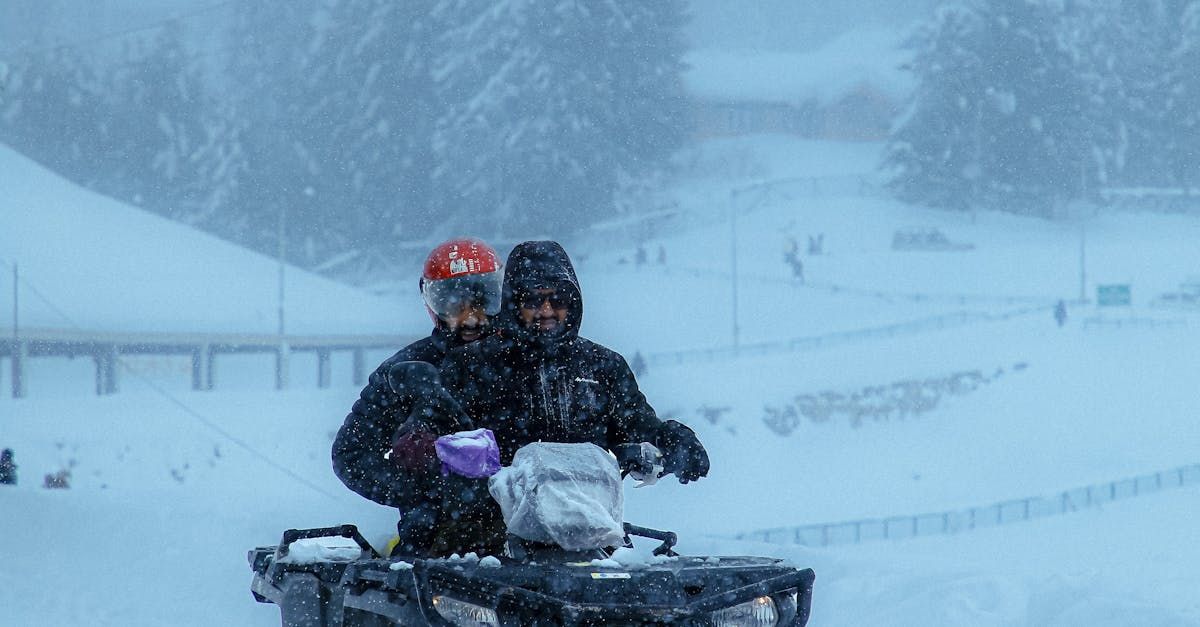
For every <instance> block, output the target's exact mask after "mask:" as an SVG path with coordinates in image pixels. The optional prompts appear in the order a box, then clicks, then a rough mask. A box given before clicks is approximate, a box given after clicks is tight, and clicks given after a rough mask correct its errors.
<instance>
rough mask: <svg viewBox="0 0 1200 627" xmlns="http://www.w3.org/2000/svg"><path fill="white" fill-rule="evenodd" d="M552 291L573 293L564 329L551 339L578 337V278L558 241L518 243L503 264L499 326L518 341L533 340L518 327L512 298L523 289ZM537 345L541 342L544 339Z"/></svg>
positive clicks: (580, 318) (580, 294) (580, 300)
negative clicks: (548, 289)
mask: <svg viewBox="0 0 1200 627" xmlns="http://www.w3.org/2000/svg"><path fill="white" fill-rule="evenodd" d="M534 288H555V289H559V290H562V289H566V290H570V291H571V292H573V293H574V296H575V298H574V301H573V304H572V305H571V307H570V308H569V309H568V311H567V320H566V324H565V327H566V328H565V329H564V331H563V332H562V333H560V334H556V335H555V336H554V338H555V342H554V343H561V342H566V341H570V340H571V339H574V338H575V337H578V335H579V325H580V323H581V322H583V292H582V291H580V289H579V278H578V277H576V276H575V267H574V266H573V265H571V258H570V257H568V256H567V251H566V250H563V247H562V246H561V245H560V244H559V243H558V242H553V241H531V242H522V243H520V244H517V246H516V248H513V250H512V252H511V253H509V255H508V261H507V262H506V263H505V265H504V289H503V297H502V299H501V304H500V315H499V316H498V318H499V323H500V325H501V328H504V329H506V330H507V331H509V332H510V333H511V334H512V335H513V336H514V337H515V338H518V339H520V340H522V341H535V340H537V338H536V336H535V334H534V333H532V332H530V331H528V330H526V329H525V328H524V326H523V325H522V324H521V317H520V313H519V311H518V309H519V304H518V303H517V302H516V297H515V295H516V294H517V293H518V292H520V291H522V290H526V289H534ZM541 343H543V344H544V343H545V341H544V340H542V341H541Z"/></svg>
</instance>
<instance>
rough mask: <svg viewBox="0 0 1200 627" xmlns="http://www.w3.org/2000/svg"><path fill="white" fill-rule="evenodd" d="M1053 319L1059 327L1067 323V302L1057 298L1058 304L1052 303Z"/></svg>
mask: <svg viewBox="0 0 1200 627" xmlns="http://www.w3.org/2000/svg"><path fill="white" fill-rule="evenodd" d="M1054 321H1055V322H1057V323H1058V326H1060V327H1061V326H1062V325H1064V324H1066V323H1067V304H1066V303H1064V302H1063V301H1062V299H1059V301H1058V304H1056V305H1054Z"/></svg>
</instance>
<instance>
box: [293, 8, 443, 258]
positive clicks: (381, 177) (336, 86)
mask: <svg viewBox="0 0 1200 627" xmlns="http://www.w3.org/2000/svg"><path fill="white" fill-rule="evenodd" d="M435 3H436V0H411V1H406V2H393V1H391V0H341V1H340V2H338V3H337V4H335V5H333V6H332V8H331V13H330V19H329V27H328V29H327V32H326V34H325V36H324V37H322V38H321V40H320V43H319V45H318V46H316V47H315V49H314V52H313V54H312V55H311V57H310V63H309V65H308V69H307V71H306V74H307V82H306V87H307V91H308V93H307V95H306V96H305V97H302V98H300V101H301V102H303V103H305V107H304V108H303V110H302V112H301V113H302V119H303V121H304V123H303V127H304V128H305V129H307V130H306V134H305V136H306V137H307V138H308V141H307V144H308V145H310V146H312V147H313V150H314V156H317V155H319V157H320V164H321V176H319V177H316V180H315V183H314V188H315V192H316V195H317V197H318V198H320V199H322V202H321V203H320V204H319V206H318V207H314V208H313V209H314V212H313V213H311V214H309V215H307V216H305V217H304V224H305V225H306V227H307V228H309V229H311V231H309V232H308V233H306V234H303V235H304V236H305V237H306V239H307V242H308V245H307V247H306V248H307V249H309V250H312V251H314V253H315V254H316V255H317V257H318V258H317V259H314V261H323V260H325V259H329V258H331V257H333V256H335V255H338V254H340V253H343V252H346V251H347V250H349V249H351V248H353V249H354V250H356V251H359V252H361V253H364V254H361V255H359V259H358V264H359V265H360V264H361V263H366V262H367V261H366V260H370V259H374V258H377V256H376V255H372V254H370V251H375V252H384V253H391V252H392V251H394V249H395V245H396V242H397V240H402V239H412V238H415V237H421V236H424V235H427V234H428V233H429V231H430V229H431V228H432V227H433V225H436V224H438V223H439V222H440V219H439V218H438V217H437V216H434V215H431V214H430V212H429V202H430V198H429V188H430V177H431V172H432V169H433V155H432V148H431V141H432V133H433V125H434V121H435V120H436V118H437V115H438V107H437V103H436V101H435V94H434V91H433V83H432V79H431V77H430V68H429V62H430V58H431V57H432V56H433V51H432V49H431V41H432V38H433V34H434V32H435V30H436V29H437V27H436V25H435V22H434V19H435V18H434V17H433V16H432V14H433V11H432V9H433V7H434V4H435ZM329 234H337V237H336V238H330V237H329ZM352 265H354V264H352ZM359 270H360V271H364V270H369V269H366V268H359Z"/></svg>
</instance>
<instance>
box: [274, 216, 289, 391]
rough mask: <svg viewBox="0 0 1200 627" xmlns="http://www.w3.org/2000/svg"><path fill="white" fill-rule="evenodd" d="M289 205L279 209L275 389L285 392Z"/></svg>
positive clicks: (286, 370)
mask: <svg viewBox="0 0 1200 627" xmlns="http://www.w3.org/2000/svg"><path fill="white" fill-rule="evenodd" d="M286 226H287V205H282V206H280V208H279V234H278V239H279V242H278V244H279V330H278V332H279V348H278V349H277V352H276V353H275V389H277V390H285V389H287V387H288V374H289V373H288V370H289V368H288V366H289V365H290V364H289V362H290V361H291V355H290V353H291V348H290V347H289V346H288V344H287V339H286V338H285V336H284V332H285V331H286V327H285V326H284V316H283V305H284V296H285V292H284V279H285V274H284V268H285V267H286V265H287V264H286V262H285V261H284V259H285V256H286V254H287V239H286V235H287V228H286Z"/></svg>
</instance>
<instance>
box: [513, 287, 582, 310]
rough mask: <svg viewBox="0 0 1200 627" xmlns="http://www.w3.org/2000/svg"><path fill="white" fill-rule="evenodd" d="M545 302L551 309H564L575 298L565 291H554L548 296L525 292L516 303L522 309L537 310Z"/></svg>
mask: <svg viewBox="0 0 1200 627" xmlns="http://www.w3.org/2000/svg"><path fill="white" fill-rule="evenodd" d="M546 301H549V302H550V307H551V308H553V309H566V308H567V307H568V306H569V305H570V304H571V303H572V302H574V301H575V296H574V295H572V294H571V293H570V292H567V291H554V292H550V293H549V294H538V293H537V292H526V293H523V294H519V295H518V297H517V302H518V303H520V305H521V308H522V309H538V308H540V307H541V306H542V304H543V303H545V302H546Z"/></svg>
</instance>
